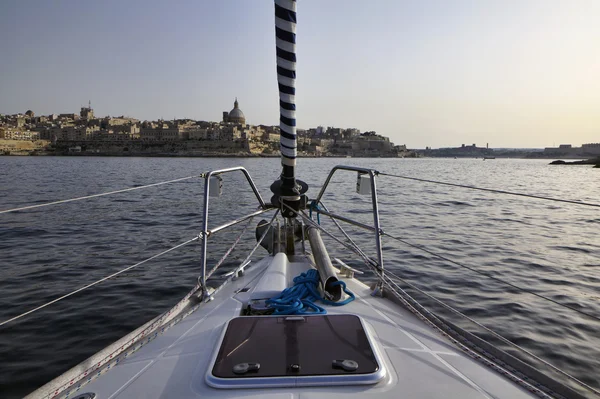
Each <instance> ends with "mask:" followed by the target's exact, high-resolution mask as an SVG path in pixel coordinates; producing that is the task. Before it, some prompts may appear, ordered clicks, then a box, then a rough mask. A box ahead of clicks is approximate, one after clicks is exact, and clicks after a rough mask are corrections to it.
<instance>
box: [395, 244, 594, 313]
mask: <svg viewBox="0 0 600 399" xmlns="http://www.w3.org/2000/svg"><path fill="white" fill-rule="evenodd" d="M383 235H384V236H387V237H390V238H391V239H394V240H396V241H399V242H401V243H403V244H406V245H408V246H409V247H413V248H416V249H418V250H420V251H423V252H426V253H428V254H429V255H432V256H435V257H436V258H439V259H442V260H444V261H446V262H449V263H452V264H453V265H456V266H458V267H462V268H464V269H467V270H470V271H472V272H475V273H477V274H480V275H482V276H485V277H487V278H490V279H492V280H495V281H498V282H500V283H502V284H505V285H508V286H509V287H512V288H514V289H517V290H519V291H522V292H526V293H528V294H531V295H534V296H537V297H538V298H541V299H545V300H546V301H550V302H552V303H554V304H556V305H559V306H562V307H564V308H567V309H570V310H573V311H575V312H577V313H580V314H582V315H584V316H587V317H590V318H592V319H594V320H597V321H600V317H598V316H594V315H593V314H591V313H587V312H584V311H583V310H579V309H577V308H574V307H572V306H569V305H565V304H564V303H561V302H558V301H555V300H554V299H552V298H548V297H547V296H544V295H541V294H538V293H536V292H533V291H530V290H527V289H525V288H522V287H519V286H518V285H515V284H512V283H509V282H508V281H505V280H503V279H501V278H498V277H495V276H492V275H491V274H488V273H485V272H482V271H481V270H477V269H475V268H473V267H470V266H467V265H463V264H462V263H458V262H456V261H454V260H452V259H449V258H446V257H445V256H443V255H439V254H437V253H435V252H433V251H430V250H428V249H427V248H425V247H423V246H421V245H416V244H413V243H410V242H408V241H406V240H403V239H402V238H400V237H396V236H393V235H391V234H388V233H385V232H384V233H383Z"/></svg>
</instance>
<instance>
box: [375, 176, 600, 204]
mask: <svg viewBox="0 0 600 399" xmlns="http://www.w3.org/2000/svg"><path fill="white" fill-rule="evenodd" d="M377 174H379V175H381V176H390V177H397V178H400V179H407V180H415V181H420V182H425V183H433V184H441V185H444V186H452V187H460V188H468V189H471V190H479V191H487V192H490V193H497V194H508V195H516V196H519V197H527V198H536V199H541V200H546V201H554V202H566V203H567V204H577V205H585V206H593V207H595V208H600V204H593V203H590V202H582V201H574V200H566V199H561V198H552V197H543V196H541V195H533V194H525V193H517V192H513V191H505V190H497V189H493V188H482V187H476V186H467V185H464V184H457V183H448V182H443V181H436V180H428V179H420V178H418V177H409V176H401V175H394V174H391V173H384V172H378V173H377Z"/></svg>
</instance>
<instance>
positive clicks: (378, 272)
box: [302, 215, 600, 394]
mask: <svg viewBox="0 0 600 399" xmlns="http://www.w3.org/2000/svg"><path fill="white" fill-rule="evenodd" d="M302 217H303V218H305V219H307V220H308V221H309V222H312V223H311V225H312V226H314V227H315V228H317V229H319V230H321V231H323V232H324V233H326V234H327V235H329V236H330V237H333V238H334V239H335V240H336V241H337V242H338V243H340V244H342V245H344V246H348V244H346V243H343V242H342V241H341V240H339V239H337V238H336V237H335V236H334V235H333V234H332V233H330V232H328V231H327V230H326V229H325V228H324V227H323V226H321V225H318V224H317V223H315V222H314V221H312V220H311V219H309V218H308V217H307V216H306V215H302ZM336 226H337V227H338V228H339V229H340V231H341V232H342V233H344V235H346V233H345V231H344V230H343V228H342V227H341V226H340V225H339V224H337V223H336ZM384 235H387V234H385V233H384ZM387 236H389V235H387ZM390 238H393V237H390ZM403 241H404V240H403ZM349 245H350V246H352V247H354V248H353V251H354V252H355V253H357V254H359V255H361V254H362V255H364V252H363V251H362V250H361V249H360V248H359V247H358V245H356V244H355V243H354V242H352V244H349ZM409 245H410V244H409ZM433 255H435V256H437V255H436V254H433ZM363 260H364V262H365V264H366V265H367V266H368V267H369V268H371V269H372V270H373V272H374V273H375V274H376V275H377V276H379V277H380V278H382V279H383V281H386V280H387V284H388V286H391V288H392V289H394V288H395V289H397V290H399V291H400V292H401V293H403V294H404V295H406V296H407V297H409V298H411V299H412V300H413V301H414V302H416V303H418V302H417V301H415V300H414V299H413V298H412V297H411V296H410V295H408V293H406V291H404V290H403V289H402V287H400V286H399V285H398V283H397V281H394V279H392V278H391V277H389V275H392V276H393V277H394V278H396V279H397V280H399V281H401V282H403V283H405V284H406V285H408V286H409V287H411V288H413V289H415V290H416V291H418V292H420V293H421V294H423V295H425V296H427V297H428V298H430V299H432V300H434V301H435V302H437V303H439V304H440V305H442V306H443V307H445V308H447V309H449V310H450V311H452V312H454V313H456V314H458V315H460V316H462V317H464V318H466V319H467V320H469V321H470V322H472V323H474V324H475V325H477V326H479V327H481V328H482V329H484V330H485V331H487V332H489V333H490V334H492V335H493V336H495V337H496V338H498V339H500V340H501V341H503V342H504V343H506V344H508V345H510V346H512V347H514V348H516V349H518V350H520V351H522V352H524V353H526V354H527V355H529V356H531V357H532V358H534V359H536V360H538V361H540V362H541V363H543V364H545V365H546V366H548V367H550V368H551V369H553V370H555V371H556V372H558V373H560V374H562V375H564V376H566V377H568V378H569V379H571V380H573V381H575V382H576V383H578V384H580V385H581V386H583V387H585V388H587V389H589V390H591V391H592V392H594V393H596V394H600V392H598V391H597V390H596V389H594V388H593V387H591V386H589V385H588V384H586V383H584V382H583V381H580V380H579V379H577V378H575V377H573V376H572V375H570V374H568V373H567V372H565V371H563V370H561V369H560V368H558V367H556V366H554V365H553V364H551V363H549V362H547V361H545V360H544V359H542V358H540V357H538V356H536V355H535V354H533V353H531V352H530V351H528V350H527V349H525V348H522V347H521V346H519V345H517V344H515V343H514V342H512V341H510V340H509V339H508V338H505V337H503V336H502V335H500V334H498V333H496V332H494V331H493V330H491V329H490V328H488V327H486V326H484V325H483V324H481V323H479V322H478V321H476V320H474V319H473V318H471V317H469V316H467V315H466V314H464V313H462V312H461V311H459V310H457V309H455V308H453V307H452V306H450V305H448V304H446V303H444V302H443V301H441V300H439V299H437V298H436V297H434V296H432V295H430V294H428V293H427V292H425V291H423V290H422V289H420V288H419V287H417V286H415V285H414V284H411V283H410V282H408V281H406V280H405V279H403V278H401V277H400V276H398V275H396V274H395V273H393V272H391V271H390V270H385V274H383V273H382V272H383V270H382V269H380V268H378V267H377V266H376V264H373V263H372V262H373V261H372V260H370V259H369V258H368V257H366V256H363ZM449 261H451V260H449ZM451 262H453V261H451ZM453 263H455V262H453ZM459 266H460V264H459ZM488 277H492V278H493V276H488ZM500 281H501V282H503V281H502V280H500ZM508 284H510V283H508ZM515 288H519V289H521V288H520V287H516V286H515ZM521 290H524V289H521ZM525 291H526V290H525ZM530 293H531V294H534V295H538V294H535V293H533V292H530ZM538 296H540V295H538ZM540 297H542V298H544V299H549V298H545V297H543V296H540ZM549 300H550V301H551V302H554V303H557V304H559V305H561V306H566V307H568V306H567V305H564V304H561V303H558V302H556V301H554V300H551V299H549ZM420 306H421V307H423V306H422V305H420ZM573 310H576V311H577V309H574V308H573ZM586 315H587V314H586ZM588 316H590V317H592V318H596V317H595V316H593V315H588Z"/></svg>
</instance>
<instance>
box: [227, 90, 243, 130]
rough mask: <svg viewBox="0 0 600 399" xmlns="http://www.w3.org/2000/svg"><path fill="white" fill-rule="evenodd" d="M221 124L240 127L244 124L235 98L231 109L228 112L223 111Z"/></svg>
mask: <svg viewBox="0 0 600 399" xmlns="http://www.w3.org/2000/svg"><path fill="white" fill-rule="evenodd" d="M223 122H224V123H236V124H240V125H245V124H246V117H245V116H244V113H243V112H242V110H241V109H240V107H239V104H238V100H237V97H236V98H235V101H234V103H233V109H232V110H231V111H229V112H227V111H223Z"/></svg>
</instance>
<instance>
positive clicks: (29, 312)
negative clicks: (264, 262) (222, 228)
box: [0, 237, 199, 327]
mask: <svg viewBox="0 0 600 399" xmlns="http://www.w3.org/2000/svg"><path fill="white" fill-rule="evenodd" d="M198 238H199V237H194V238H192V239H190V240H187V241H185V242H182V243H181V244H177V245H176V246H174V247H172V248H169V249H167V250H165V251H162V252H160V253H158V254H156V255H153V256H151V257H149V258H148V259H145V260H143V261H141V262H138V263H136V264H135V265H131V266H129V267H126V268H125V269H122V270H120V271H118V272H116V273H113V274H111V275H110V276H106V277H104V278H101V279H100V280H97V281H94V282H93V283H90V284H88V285H84V286H83V287H81V288H78V289H76V290H75V291H72V292H69V293H68V294H65V295H63V296H61V297H58V298H55V299H53V300H51V301H50V302H47V303H45V304H43V305H40V306H38V307H37V308H33V309H31V310H28V311H27V312H25V313H21V314H20V315H18V316H15V317H13V318H11V319H8V320H4V321H3V322H0V327H2V326H3V325H5V324H7V323H10V322H12V321H15V320H18V319H20V318H22V317H24V316H27V315H28V314H31V313H33V312H37V311H38V310H40V309H43V308H45V307H47V306H50V305H52V304H53V303H56V302H58V301H62V300H63V299H65V298H68V297H70V296H72V295H75V294H77V293H78V292H81V291H83V290H87V289H88V288H90V287H93V286H95V285H97V284H100V283H101V282H103V281H106V280H108V279H111V278H113V277H116V276H118V275H119V274H122V273H125V272H126V271H128V270H131V269H133V268H135V267H138V266H140V265H143V264H144V263H146V262H148V261H151V260H152V259H156V258H158V257H159V256H162V255H164V254H166V253H168V252H171V251H173V250H175V249H178V248H181V247H183V246H184V245H187V244H189V243H191V242H193V241H196V240H198Z"/></svg>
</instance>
